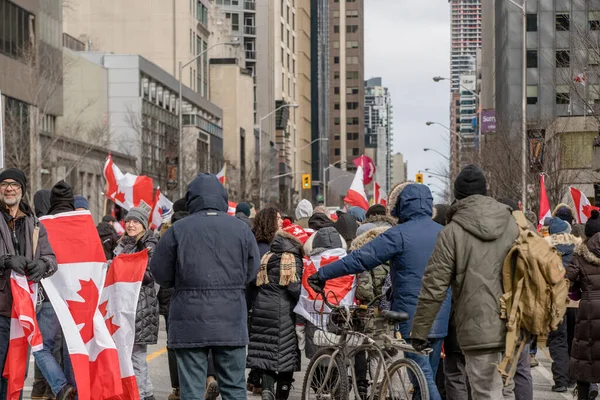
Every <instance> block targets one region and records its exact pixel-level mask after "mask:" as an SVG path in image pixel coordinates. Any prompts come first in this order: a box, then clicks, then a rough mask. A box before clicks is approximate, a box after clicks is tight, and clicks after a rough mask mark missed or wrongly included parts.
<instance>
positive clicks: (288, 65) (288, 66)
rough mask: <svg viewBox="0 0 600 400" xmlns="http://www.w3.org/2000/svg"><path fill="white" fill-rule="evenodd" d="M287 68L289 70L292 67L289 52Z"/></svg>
mask: <svg viewBox="0 0 600 400" xmlns="http://www.w3.org/2000/svg"><path fill="white" fill-rule="evenodd" d="M287 68H288V70H289V69H290V55H289V53H288V55H287Z"/></svg>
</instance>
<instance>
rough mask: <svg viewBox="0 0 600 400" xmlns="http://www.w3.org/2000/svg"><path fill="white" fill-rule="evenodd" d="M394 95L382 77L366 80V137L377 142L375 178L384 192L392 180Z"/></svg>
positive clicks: (388, 188) (391, 183) (387, 189)
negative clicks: (384, 83)
mask: <svg viewBox="0 0 600 400" xmlns="http://www.w3.org/2000/svg"><path fill="white" fill-rule="evenodd" d="M392 120H393V107H392V96H391V94H390V92H389V90H388V88H386V87H384V86H383V83H382V80H381V78H371V79H369V80H367V81H365V135H366V136H365V137H366V138H367V141H371V142H372V141H374V142H375V143H376V144H377V150H376V152H375V165H376V167H377V170H376V173H375V175H376V176H375V180H376V181H377V183H379V185H380V186H381V188H382V190H383V193H388V192H389V190H390V188H391V187H392V185H393V182H392V139H393V124H392Z"/></svg>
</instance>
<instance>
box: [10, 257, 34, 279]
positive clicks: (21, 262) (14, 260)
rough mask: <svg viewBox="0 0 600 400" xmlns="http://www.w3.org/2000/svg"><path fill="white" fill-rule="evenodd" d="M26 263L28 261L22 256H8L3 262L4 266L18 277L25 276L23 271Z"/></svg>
mask: <svg viewBox="0 0 600 400" xmlns="http://www.w3.org/2000/svg"><path fill="white" fill-rule="evenodd" d="M28 262H29V260H27V259H26V258H25V257H23V256H9V257H8V259H6V260H5V261H4V266H5V267H6V268H10V269H12V270H13V271H15V272H16V273H17V274H19V275H25V269H26V268H27V263H28Z"/></svg>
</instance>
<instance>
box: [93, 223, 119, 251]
mask: <svg viewBox="0 0 600 400" xmlns="http://www.w3.org/2000/svg"><path fill="white" fill-rule="evenodd" d="M115 223H116V222H115ZM96 229H97V230H98V235H99V236H100V241H101V242H102V248H103V249H104V255H105V256H106V259H107V260H112V258H113V256H114V251H115V249H116V248H117V244H118V242H119V235H117V231H115V228H113V227H112V226H110V225H109V224H108V223H107V222H100V223H99V224H98V226H97V227H96Z"/></svg>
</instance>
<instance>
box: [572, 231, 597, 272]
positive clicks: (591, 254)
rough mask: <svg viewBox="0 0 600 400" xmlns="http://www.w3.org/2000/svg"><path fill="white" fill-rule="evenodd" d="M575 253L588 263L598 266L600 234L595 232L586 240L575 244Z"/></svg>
mask: <svg viewBox="0 0 600 400" xmlns="http://www.w3.org/2000/svg"><path fill="white" fill-rule="evenodd" d="M575 254H579V255H580V256H581V257H583V258H584V259H585V261H587V262H589V263H590V264H594V265H596V266H598V267H600V235H599V234H595V235H594V236H592V237H591V238H590V239H589V240H588V241H587V242H585V243H582V244H580V245H579V246H577V248H576V249H575Z"/></svg>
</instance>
